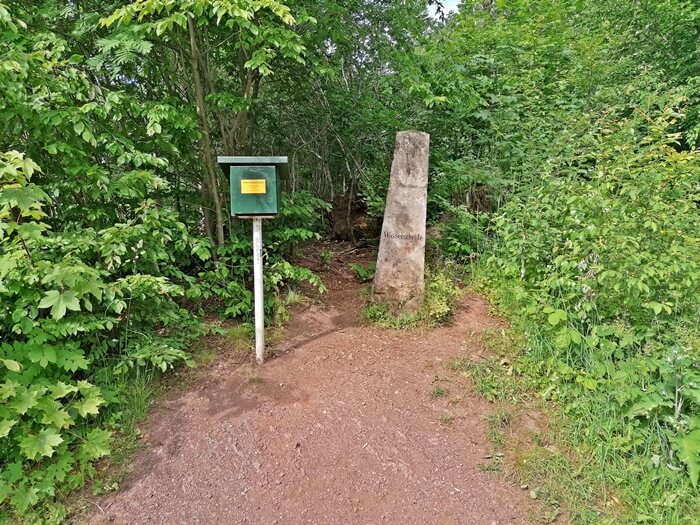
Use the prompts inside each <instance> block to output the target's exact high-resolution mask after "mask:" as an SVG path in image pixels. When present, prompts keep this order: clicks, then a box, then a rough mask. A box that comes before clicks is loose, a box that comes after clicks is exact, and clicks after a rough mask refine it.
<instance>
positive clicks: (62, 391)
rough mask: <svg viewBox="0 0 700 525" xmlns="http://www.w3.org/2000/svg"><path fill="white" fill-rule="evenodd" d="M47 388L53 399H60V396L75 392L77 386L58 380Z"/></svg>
mask: <svg viewBox="0 0 700 525" xmlns="http://www.w3.org/2000/svg"><path fill="white" fill-rule="evenodd" d="M49 390H50V391H51V396H52V397H53V399H60V398H62V397H65V396H67V395H68V394H72V393H73V392H77V391H78V387H77V386H73V385H69V384H67V383H64V382H62V381H59V382H58V383H56V384H54V385H51V387H50V388H49Z"/></svg>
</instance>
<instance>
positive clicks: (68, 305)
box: [39, 290, 80, 321]
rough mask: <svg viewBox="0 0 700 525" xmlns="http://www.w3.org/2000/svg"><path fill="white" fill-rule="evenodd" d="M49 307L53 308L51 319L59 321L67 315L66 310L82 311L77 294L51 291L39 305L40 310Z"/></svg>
mask: <svg viewBox="0 0 700 525" xmlns="http://www.w3.org/2000/svg"><path fill="white" fill-rule="evenodd" d="M49 307H51V317H53V318H54V320H56V321H58V320H59V319H61V318H62V317H63V316H64V315H66V309H68V310H73V311H74V312H78V311H80V302H79V301H78V298H77V297H76V295H75V292H71V291H66V292H59V291H58V290H49V291H48V292H46V295H44V297H43V298H42V300H41V302H40V303H39V308H49Z"/></svg>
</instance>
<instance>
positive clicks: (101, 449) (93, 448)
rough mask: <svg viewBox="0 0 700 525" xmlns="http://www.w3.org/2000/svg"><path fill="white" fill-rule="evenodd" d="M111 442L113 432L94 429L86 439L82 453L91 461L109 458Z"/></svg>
mask: <svg viewBox="0 0 700 525" xmlns="http://www.w3.org/2000/svg"><path fill="white" fill-rule="evenodd" d="M111 440H112V433H111V432H109V431H107V430H102V429H99V428H96V429H93V430H91V431H90V432H89V433H88V435H87V436H86V437H85V441H84V442H83V445H82V447H81V449H82V450H81V452H82V454H83V456H84V457H85V458H86V459H89V460H92V459H97V458H101V457H102V456H107V455H109V453H110V449H109V445H110V442H111Z"/></svg>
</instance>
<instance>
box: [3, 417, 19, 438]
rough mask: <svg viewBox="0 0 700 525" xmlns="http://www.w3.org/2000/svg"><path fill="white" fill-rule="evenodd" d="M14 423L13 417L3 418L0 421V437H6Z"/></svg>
mask: <svg viewBox="0 0 700 525" xmlns="http://www.w3.org/2000/svg"><path fill="white" fill-rule="evenodd" d="M16 424H17V421H16V420H13V419H3V420H2V421H0V438H4V437H7V435H8V434H9V433H10V430H11V429H12V427H14V426H15V425H16Z"/></svg>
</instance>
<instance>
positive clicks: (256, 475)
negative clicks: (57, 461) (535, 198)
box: [88, 254, 529, 525]
mask: <svg viewBox="0 0 700 525" xmlns="http://www.w3.org/2000/svg"><path fill="white" fill-rule="evenodd" d="M355 256H356V255H355ZM364 257H365V258H367V257H370V255H369V254H365V255H364ZM336 262H340V265H339V266H337V265H336V264H334V267H333V269H331V271H329V272H328V273H326V275H324V281H325V282H326V283H327V285H328V287H329V293H328V294H327V295H326V296H325V297H324V299H323V303H322V304H312V305H311V306H306V307H302V308H301V309H299V310H298V311H296V312H295V314H294V315H293V316H292V319H291V321H290V323H289V325H288V328H287V330H286V333H285V338H284V342H283V343H281V344H279V345H277V348H276V350H277V353H278V357H276V358H274V359H272V360H270V361H268V362H267V363H265V364H264V365H263V366H262V367H260V368H258V369H256V370H255V374H256V375H255V378H256V379H255V380H254V381H251V376H250V374H251V365H250V364H246V365H240V364H236V363H234V362H232V361H230V360H229V361H226V360H222V361H220V362H218V363H216V364H215V365H212V366H211V367H210V368H209V369H208V370H207V371H206V373H205V374H204V377H203V379H202V381H201V382H199V383H198V384H197V385H195V386H193V387H192V388H191V389H189V390H187V391H186V392H183V393H179V394H177V395H176V396H175V397H172V398H170V399H167V400H166V401H164V402H163V403H161V405H160V406H159V407H158V408H157V409H156V410H155V413H154V414H153V416H152V418H151V420H150V423H149V424H148V425H147V428H146V429H145V439H146V441H147V444H146V446H145V447H144V449H143V450H142V451H141V452H140V453H138V454H137V455H136V457H135V458H134V461H133V465H132V468H131V473H130V474H129V476H128V477H127V480H126V483H125V485H124V488H123V489H122V490H121V491H120V492H118V493H115V494H112V495H110V496H107V497H106V498H104V499H102V500H101V501H100V502H99V506H98V508H99V509H100V510H99V511H97V512H96V513H94V514H93V515H92V516H90V517H89V518H88V522H89V523H116V524H144V523H148V524H151V523H153V524H180V523H182V524H209V523H212V524H214V523H217V524H229V523H231V524H233V523H256V524H257V523H261V524H263V523H264V524H272V523H280V524H296V523H313V524H343V525H346V524H375V523H392V524H428V523H436V524H438V523H439V524H453V523H454V524H458V523H459V524H474V525H479V524H485V525H494V524H498V525H506V524H508V525H511V524H526V523H529V521H528V520H527V514H528V508H527V505H528V503H527V494H526V493H525V492H524V491H522V490H520V489H519V488H518V487H516V486H514V485H512V484H511V483H509V482H508V481H507V480H506V479H504V478H503V477H501V476H498V475H495V474H492V473H488V472H483V471H482V470H481V469H480V468H479V465H480V464H482V463H484V458H485V456H486V455H487V454H488V453H489V450H490V448H489V444H488V443H487V441H486V438H485V428H484V423H483V420H484V417H485V416H486V415H487V414H489V413H490V412H492V411H493V406H491V405H490V404H489V403H488V402H486V401H484V400H482V399H478V398H477V397H476V396H475V395H472V394H470V393H469V390H468V385H466V384H465V383H464V382H463V380H462V379H461V378H460V377H459V375H458V374H456V373H453V372H450V371H448V370H447V369H446V368H445V365H446V363H447V362H448V361H449V360H450V359H452V358H455V357H458V356H462V355H464V354H465V353H466V354H467V355H474V356H476V355H482V354H484V353H485V350H484V349H483V348H482V347H481V346H480V343H479V338H478V333H479V332H481V331H483V330H485V329H488V328H492V327H496V326H498V325H499V320H497V319H496V318H494V317H493V316H491V314H490V313H489V307H488V304H487V303H486V302H485V301H484V300H483V299H482V298H480V297H477V296H468V297H466V298H465V299H464V300H463V303H462V305H461V308H460V310H459V311H458V313H457V315H456V317H455V319H454V321H453V322H452V323H451V325H450V326H446V327H442V328H438V329H436V330H433V331H431V332H427V333H416V332H396V331H390V330H384V329H380V328H374V327H368V326H366V325H363V324H362V323H361V322H360V321H359V320H358V318H359V313H360V309H361V307H362V303H363V301H362V298H361V296H360V294H359V289H360V285H359V284H358V283H357V281H356V278H355V277H354V275H353V274H352V273H351V272H350V271H349V270H347V262H348V261H347V260H341V261H336ZM336 266H337V267H336ZM436 378H439V379H440V384H441V385H443V386H444V387H445V388H446V390H447V395H446V396H442V397H438V398H436V397H434V396H432V395H431V390H432V388H433V387H434V385H435V380H436ZM444 416H448V417H452V418H453V419H452V420H451V423H450V424H445V419H446V418H445V417H444ZM441 418H442V420H441Z"/></svg>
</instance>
